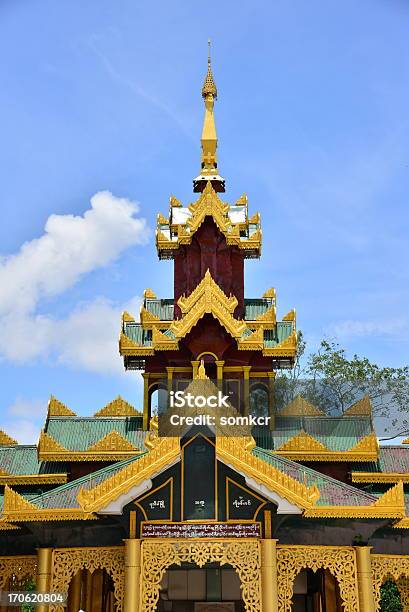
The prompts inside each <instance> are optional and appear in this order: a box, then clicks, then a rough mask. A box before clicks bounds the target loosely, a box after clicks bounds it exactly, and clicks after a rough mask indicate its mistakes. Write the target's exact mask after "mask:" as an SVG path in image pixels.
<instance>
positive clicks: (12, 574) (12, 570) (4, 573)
mask: <svg viewBox="0 0 409 612" xmlns="http://www.w3.org/2000/svg"><path fill="white" fill-rule="evenodd" d="M36 571H37V557H34V556H29V555H24V556H21V557H17V556H16V557H0V590H7V587H8V584H9V581H10V579H11V578H15V579H17V580H18V581H19V582H20V581H22V580H24V579H26V578H33V579H35V577H36Z"/></svg>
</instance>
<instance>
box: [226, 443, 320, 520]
mask: <svg viewBox="0 0 409 612" xmlns="http://www.w3.org/2000/svg"><path fill="white" fill-rule="evenodd" d="M254 444H255V442H254V440H253V439H252V438H227V437H224V438H217V439H216V455H217V457H218V458H219V459H221V460H222V461H224V462H226V463H227V464H228V465H230V466H232V467H233V468H235V469H238V470H239V471H241V472H244V473H245V474H247V475H249V476H251V477H252V478H254V479H255V480H256V481H257V482H259V483H261V484H264V485H265V486H266V487H268V488H269V489H272V490H273V491H275V492H276V493H278V494H279V495H281V496H282V497H283V498H284V499H287V500H288V501H289V502H290V503H292V504H295V505H296V506H298V507H300V508H303V509H304V510H305V509H307V508H312V507H313V505H314V504H315V503H316V501H317V500H318V498H319V496H320V493H319V490H318V488H317V487H316V486H315V485H314V486H312V487H307V486H306V485H304V484H302V483H300V482H298V480H296V479H295V478H292V477H291V476H288V475H287V474H285V473H284V472H281V471H280V470H278V469H277V468H275V467H274V466H272V465H270V464H269V463H267V462H266V461H263V460H262V459H259V458H258V457H256V456H255V455H253V454H252V453H251V448H252V447H254Z"/></svg>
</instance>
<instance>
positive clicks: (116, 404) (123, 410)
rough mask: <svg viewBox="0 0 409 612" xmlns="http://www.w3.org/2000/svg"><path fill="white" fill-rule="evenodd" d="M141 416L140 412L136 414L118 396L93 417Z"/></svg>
mask: <svg viewBox="0 0 409 612" xmlns="http://www.w3.org/2000/svg"><path fill="white" fill-rule="evenodd" d="M141 415H142V413H141V412H138V411H137V410H136V408H134V407H133V406H132V405H131V404H130V403H129V402H127V401H125V400H124V399H123V398H122V397H121V396H120V395H118V397H116V398H115V399H114V400H112V402H109V404H107V405H106V406H104V408H101V410H98V412H96V413H95V414H94V416H95V417H109V416H113V417H134V416H141Z"/></svg>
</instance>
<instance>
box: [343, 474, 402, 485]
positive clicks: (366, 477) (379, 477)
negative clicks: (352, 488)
mask: <svg viewBox="0 0 409 612" xmlns="http://www.w3.org/2000/svg"><path fill="white" fill-rule="evenodd" d="M352 482H357V483H359V482H363V483H371V482H374V483H386V484H394V483H397V482H404V483H406V484H407V483H409V473H399V472H352Z"/></svg>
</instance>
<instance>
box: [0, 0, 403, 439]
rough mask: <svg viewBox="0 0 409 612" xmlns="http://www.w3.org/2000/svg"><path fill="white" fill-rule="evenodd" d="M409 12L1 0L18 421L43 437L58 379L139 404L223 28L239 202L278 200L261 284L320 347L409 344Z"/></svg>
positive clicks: (251, 280)
mask: <svg viewBox="0 0 409 612" xmlns="http://www.w3.org/2000/svg"><path fill="white" fill-rule="evenodd" d="M408 23H409V5H408V3H407V2H406V1H404V0H402V1H398V0H361V2H356V1H354V0H344V1H343V2H335V1H332V0H325V1H324V0H320V1H318V0H310V1H309V2H306V1H305V0H304V1H302V0H293V1H291V2H288V0H282V1H267V0H266V1H255V2H252V3H249V2H246V3H245V2H237V0H236V1H235V2H233V1H230V0H227V1H223V2H219V3H217V4H216V3H214V4H213V5H212V4H208V3H207V4H206V3H205V4H200V5H199V4H197V3H190V2H186V1H185V2H181V1H179V2H178V1H174V2H172V3H168V2H162V1H159V2H155V3H153V2H150V3H149V2H139V1H136V0H133V1H131V0H116V1H115V2H114V1H113V0H111V1H107V0H87V2H83V1H79V0H59V2H55V1H52V0H48V1H46V0H36V2H31V1H29V0H20V1H19V2H15V0H3V1H2V3H1V5H0V54H1V57H2V58H3V61H2V62H1V65H0V78H1V83H2V87H1V90H0V117H1V119H0V121H1V126H2V127H1V147H0V179H1V180H0V185H1V197H2V202H1V210H2V217H1V225H0V255H1V259H0V281H1V282H0V384H1V400H0V401H1V405H0V409H1V418H0V427H1V428H4V429H6V430H7V431H8V432H9V433H11V434H12V435H15V436H17V438H18V439H19V440H20V441H22V442H26V441H29V440H34V439H35V438H36V437H37V430H38V428H39V426H40V423H41V421H42V418H43V416H44V412H45V409H46V403H47V400H48V397H49V395H50V394H54V395H56V396H57V397H58V398H59V399H60V400H62V401H63V402H65V403H67V404H68V405H69V406H70V407H71V408H72V409H73V410H75V411H77V412H78V413H80V414H91V413H93V412H94V411H95V410H97V409H99V408H100V407H101V406H103V405H104V404H106V403H107V402H108V401H110V400H111V399H112V398H113V397H115V396H116V395H118V393H120V394H122V395H123V396H124V397H125V398H126V399H128V400H129V401H131V402H132V403H134V404H135V405H136V406H140V402H141V398H140V381H139V379H138V376H137V375H136V374H135V373H129V374H125V373H123V372H122V370H121V362H120V358H119V356H118V355H117V352H116V351H117V336H118V331H119V314H120V312H121V310H122V309H123V308H124V307H125V306H126V307H132V308H133V309H134V311H135V312H136V314H137V312H138V300H139V297H140V295H141V294H142V291H143V289H144V288H145V287H152V288H153V289H154V290H155V292H156V293H157V294H158V295H160V296H164V297H166V296H171V294H172V275H171V267H170V264H168V263H164V262H162V263H159V262H158V260H157V256H156V252H155V249H154V243H153V229H154V225H155V218H156V214H157V212H159V211H161V212H164V213H166V211H167V208H168V198H169V195H170V194H172V193H173V194H174V195H176V196H177V197H178V198H179V199H181V200H182V201H184V202H188V201H191V200H192V199H193V194H192V193H191V185H192V183H191V181H192V179H193V177H194V176H196V174H197V172H198V168H199V157H200V131H201V124H202V118H203V104H202V100H201V97H200V88H201V85H202V81H203V77H204V73H205V69H206V53H207V39H208V38H209V37H210V38H212V40H213V66H214V74H215V79H216V83H217V86H218V90H219V100H218V102H217V106H216V121H217V129H218V136H219V166H220V170H221V173H222V174H223V176H224V177H225V178H226V185H227V193H226V199H227V200H229V201H234V200H235V199H237V198H238V197H239V196H240V195H241V194H242V193H243V192H246V193H247V194H248V197H249V202H250V207H251V210H252V211H256V210H259V211H260V213H261V215H262V222H263V238H264V244H263V257H262V259H261V261H258V262H250V263H248V264H247V268H246V286H247V290H246V293H247V295H248V296H259V295H261V294H262V293H263V292H264V290H265V289H266V288H268V287H270V286H275V287H276V289H277V294H278V312H279V314H281V315H282V314H285V313H286V312H287V311H288V310H289V309H290V308H292V307H296V308H297V313H298V324H299V327H300V328H301V329H302V330H303V331H304V333H305V335H306V337H307V340H308V342H309V346H310V348H311V349H313V348H314V347H315V346H316V344H317V342H318V341H319V339H320V338H322V337H323V336H331V337H337V338H338V339H339V341H340V343H341V344H342V345H343V346H345V347H346V348H347V349H348V351H349V352H351V353H353V352H357V353H359V354H361V355H366V356H368V357H369V358H371V359H373V360H374V361H377V362H378V363H380V364H382V365H394V366H395V365H396V366H398V365H404V364H406V363H408V361H409V359H408V354H409V316H408V307H407V305H408V297H409V295H408V294H409V272H408V265H407V262H408V261H409V252H408V251H409V248H408V238H407V236H408V231H409V213H408V204H409V203H408V192H409V189H408V187H409V152H408V142H409V118H408V108H409V81H408V79H407V75H408V73H409V42H408V37H407V31H408ZM101 192H102V193H101ZM104 192H109V193H104ZM91 199H92V202H93V204H91ZM106 210H108V211H109V214H106ZM110 215H111V216H110ZM45 228H46V229H45ZM149 232H150V233H149ZM78 236H80V238H78ZM23 245H25V246H23Z"/></svg>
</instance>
